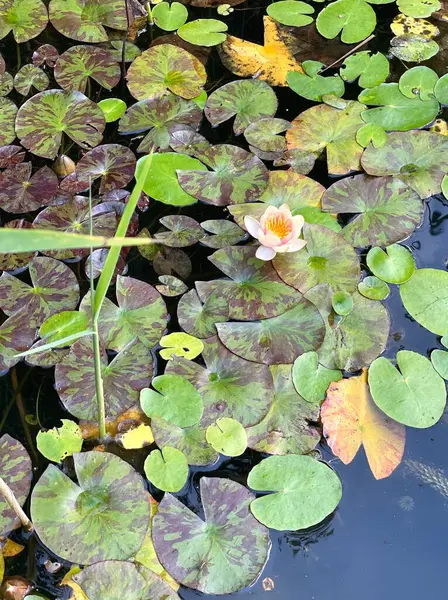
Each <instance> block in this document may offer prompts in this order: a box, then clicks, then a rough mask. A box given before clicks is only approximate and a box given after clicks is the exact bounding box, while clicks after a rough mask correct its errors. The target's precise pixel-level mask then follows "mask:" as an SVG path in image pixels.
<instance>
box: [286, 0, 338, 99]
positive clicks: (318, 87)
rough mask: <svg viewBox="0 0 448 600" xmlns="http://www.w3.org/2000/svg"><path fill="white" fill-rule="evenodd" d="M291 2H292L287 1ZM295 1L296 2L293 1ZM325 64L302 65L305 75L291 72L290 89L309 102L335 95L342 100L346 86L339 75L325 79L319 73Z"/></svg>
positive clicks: (310, 61) (289, 75)
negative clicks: (327, 95)
mask: <svg viewBox="0 0 448 600" xmlns="http://www.w3.org/2000/svg"><path fill="white" fill-rule="evenodd" d="M285 1H287V2H288V1H290V0H285ZM292 1H295V0H292ZM323 67H324V64H323V63H321V62H318V61H315V60H307V61H305V62H303V63H302V68H303V69H304V71H305V73H298V72H294V71H291V73H288V76H287V78H286V80H287V82H288V85H289V87H290V88H291V89H292V90H294V92H296V93H297V94H299V96H303V97H304V98H307V99H308V100H315V101H316V102H322V96H325V95H326V94H333V95H335V96H337V97H338V98H340V97H341V96H342V95H343V94H344V91H345V85H344V82H343V81H342V79H341V78H340V77H339V75H335V76H334V77H323V76H322V75H319V71H320V70H321V69H322V68H323Z"/></svg>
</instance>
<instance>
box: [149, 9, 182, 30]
mask: <svg viewBox="0 0 448 600" xmlns="http://www.w3.org/2000/svg"><path fill="white" fill-rule="evenodd" d="M152 17H153V19H154V23H155V24H156V25H157V27H159V28H160V29H163V30H164V31H176V29H179V27H181V26H182V25H183V24H184V23H185V21H186V20H187V19H188V10H187V9H186V8H185V6H184V5H183V4H181V3H180V2H172V3H171V4H168V2H160V4H157V5H156V6H155V7H154V8H153V9H152Z"/></svg>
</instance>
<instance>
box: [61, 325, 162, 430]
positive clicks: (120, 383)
mask: <svg viewBox="0 0 448 600" xmlns="http://www.w3.org/2000/svg"><path fill="white" fill-rule="evenodd" d="M101 362H102V374H103V386H104V400H105V405H106V417H107V418H111V419H113V418H115V417H117V416H118V415H120V414H121V413H123V412H125V411H126V410H128V409H129V408H131V407H132V406H134V405H135V404H137V403H138V399H139V396H140V391H141V390H142V389H143V388H145V387H148V386H149V385H150V383H151V376H152V370H153V366H152V356H151V352H150V350H149V349H148V348H147V347H146V346H144V345H143V344H142V343H141V342H139V341H138V340H137V339H134V340H133V341H131V342H129V343H128V344H127V346H125V347H124V348H123V349H122V350H121V351H120V352H119V353H118V354H117V355H116V356H115V357H114V358H113V360H112V362H111V363H109V364H108V362H107V355H106V353H105V352H103V353H102V355H101ZM55 387H56V391H57V392H58V394H59V397H60V399H61V402H62V403H63V405H64V406H65V408H66V409H67V410H68V412H69V413H71V414H72V415H74V416H75V417H77V418H78V419H85V420H86V421H96V420H97V419H98V414H97V405H96V386H95V367H94V361H93V343H92V339H91V337H90V336H86V337H83V338H81V339H79V340H78V341H77V342H75V343H74V344H73V346H72V347H71V350H70V353H69V354H68V355H67V356H66V357H65V358H64V359H63V360H62V361H61V362H60V363H59V364H58V365H56V369H55Z"/></svg>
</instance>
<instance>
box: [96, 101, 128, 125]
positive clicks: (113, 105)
mask: <svg viewBox="0 0 448 600" xmlns="http://www.w3.org/2000/svg"><path fill="white" fill-rule="evenodd" d="M98 106H99V107H100V108H101V110H102V111H103V115H104V119H105V121H106V123H113V122H114V121H118V119H120V118H121V117H122V116H123V115H124V113H125V112H126V109H127V105H126V102H125V101H124V100H120V98H105V99H104V100H100V101H99V102H98Z"/></svg>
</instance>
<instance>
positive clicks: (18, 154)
mask: <svg viewBox="0 0 448 600" xmlns="http://www.w3.org/2000/svg"><path fill="white" fill-rule="evenodd" d="M24 160H25V151H24V149H23V148H22V147H21V146H14V145H6V146H1V147H0V169H8V168H9V167H14V166H15V165H18V164H19V163H21V162H23V161H24Z"/></svg>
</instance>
